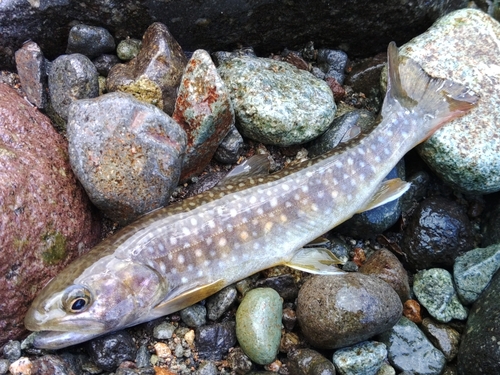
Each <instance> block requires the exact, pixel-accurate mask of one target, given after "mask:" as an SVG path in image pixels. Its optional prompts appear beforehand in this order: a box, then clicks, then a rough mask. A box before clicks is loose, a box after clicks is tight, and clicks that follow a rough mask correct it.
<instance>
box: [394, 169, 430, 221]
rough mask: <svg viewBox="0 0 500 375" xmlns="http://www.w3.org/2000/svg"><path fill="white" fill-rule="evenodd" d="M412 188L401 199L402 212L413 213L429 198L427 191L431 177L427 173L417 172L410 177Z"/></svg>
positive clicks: (408, 180)
mask: <svg viewBox="0 0 500 375" xmlns="http://www.w3.org/2000/svg"><path fill="white" fill-rule="evenodd" d="M407 182H409V183H410V184H411V185H410V188H409V189H408V191H407V192H406V193H405V194H404V195H403V196H402V197H401V206H402V211H403V212H405V213H407V212H410V211H413V209H414V208H415V206H416V205H417V204H418V202H420V201H422V200H423V199H424V198H425V197H426V196H427V190H428V188H429V185H430V182H431V176H430V175H429V173H427V172H426V171H417V172H415V173H413V174H412V175H411V176H410V177H408V179H407Z"/></svg>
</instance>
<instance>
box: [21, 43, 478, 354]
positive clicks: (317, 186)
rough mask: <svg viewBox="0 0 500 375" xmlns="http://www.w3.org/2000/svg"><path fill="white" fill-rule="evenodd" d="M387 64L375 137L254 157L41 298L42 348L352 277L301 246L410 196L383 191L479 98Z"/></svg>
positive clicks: (30, 322) (408, 67) (97, 254)
mask: <svg viewBox="0 0 500 375" xmlns="http://www.w3.org/2000/svg"><path fill="white" fill-rule="evenodd" d="M388 60H389V74H388V77H389V82H388V90H387V94H386V98H385V100H384V104H383V108H382V113H381V121H380V123H379V124H378V125H377V126H376V127H375V128H374V129H373V130H372V131H371V132H370V133H368V134H364V135H362V136H359V137H358V138H356V139H354V140H352V141H351V142H350V143H348V144H346V145H345V146H343V147H340V148H338V149H336V150H333V151H330V152H328V153H326V154H325V155H322V156H320V157H318V158H315V159H312V160H308V161H305V162H302V163H300V164H297V165H294V166H291V167H289V168H286V169H284V170H282V171H280V172H278V173H274V174H271V175H269V174H267V175H266V174H262V173H258V174H256V173H255V172H254V171H257V172H262V170H263V168H262V165H261V164H260V165H259V163H257V162H255V161H253V162H252V161H251V160H250V161H249V162H248V165H244V166H241V169H240V170H238V172H237V173H236V172H233V173H231V174H230V175H229V176H228V177H227V178H226V179H225V180H224V181H223V183H222V184H220V185H219V186H216V187H214V188H213V189H211V190H209V191H206V192H204V193H202V194H200V195H198V196H196V197H192V198H188V199H186V200H184V201H182V202H178V203H175V204H173V205H171V206H169V207H165V208H163V209H159V210H156V211H154V212H152V213H150V214H148V215H146V216H144V217H143V218H141V219H139V220H138V221H137V222H135V223H134V224H132V225H129V226H128V227H126V228H124V229H123V230H121V231H120V232H119V233H117V234H116V235H114V236H111V237H109V238H107V239H106V240H104V241H103V242H102V243H101V244H99V245H98V246H96V247H95V248H94V249H92V250H91V251H90V252H89V253H88V254H86V255H85V256H83V257H82V258H80V259H78V260H77V261H75V262H74V263H73V264H71V265H70V266H69V267H68V268H67V269H65V270H63V271H62V272H61V274H60V275H58V276H57V277H56V278H54V279H53V280H52V281H51V282H50V283H49V284H48V285H47V286H46V287H45V288H44V289H43V290H42V291H41V292H40V294H39V295H38V296H37V297H36V299H35V300H34V302H33V303H32V306H31V307H30V310H29V311H28V313H27V315H26V318H25V325H26V327H27V328H28V329H30V330H33V331H40V332H38V335H37V336H36V338H35V340H34V345H35V346H37V347H41V348H49V349H57V348H62V347H65V346H68V345H73V344H76V343H79V342H83V341H86V340H89V339H92V338H94V337H96V336H99V335H102V334H104V333H107V332H111V331H114V330H118V329H122V328H125V327H128V326H132V325H136V324H139V323H142V322H145V321H148V320H152V319H154V318H157V317H160V316H163V315H166V314H169V313H172V312H175V311H178V310H180V309H182V308H184V307H187V306H189V305H191V304H193V303H195V302H198V301H200V300H202V299H204V298H206V297H208V296H210V295H211V294H213V293H215V292H216V291H218V290H220V289H222V288H223V287H225V286H227V285H229V284H232V283H234V282H236V281H238V280H241V279H243V278H245V277H248V276H250V275H252V274H254V273H256V272H258V271H261V270H263V269H265V268H269V267H272V266H276V265H280V264H285V265H288V266H290V267H294V268H297V269H301V270H305V271H308V272H313V273H318V274H335V275H339V277H342V271H341V270H339V269H338V268H337V267H336V266H335V263H338V262H337V261H336V260H335V258H334V256H333V255H332V254H331V253H330V252H329V251H328V250H326V249H314V248H306V249H304V248H303V246H304V245H306V244H308V243H309V242H311V241H312V240H314V239H315V238H317V237H318V236H320V235H322V234H324V233H325V232H327V231H329V230H330V229H332V228H334V227H335V226H337V225H339V224H340V223H342V222H343V221H345V220H347V219H349V218H350V217H351V216H352V215H354V214H355V213H357V212H360V211H363V210H366V209H370V208H373V207H376V206H378V205H380V204H383V203H384V202H386V201H388V200H391V199H395V198H397V197H398V196H400V195H401V194H402V193H403V192H404V191H405V190H406V189H407V188H408V186H409V184H407V183H404V182H403V181H401V180H398V179H396V180H390V181H386V182H382V181H383V180H384V178H385V176H386V175H387V174H388V173H389V171H390V170H391V169H392V168H393V167H394V165H396V164H397V163H398V161H399V160H400V159H401V158H402V157H403V156H404V154H405V153H406V152H408V151H409V150H410V149H411V148H413V147H414V146H415V145H417V144H418V143H420V142H422V141H424V140H425V139H427V138H428V137H429V136H430V135H431V134H432V133H433V132H434V131H435V130H437V129H438V128H439V127H441V126H442V125H443V124H444V123H445V122H447V121H449V120H451V119H453V118H456V117H458V116H460V115H462V114H464V113H466V112H467V111H469V110H470V109H471V108H472V107H473V106H474V105H475V104H476V102H477V100H478V97H477V96H475V95H474V94H472V93H470V92H468V90H466V88H464V87H463V86H462V85H460V84H458V83H454V82H451V81H448V80H441V79H435V78H431V77H429V76H428V75H427V74H426V73H425V72H423V70H422V69H421V68H420V67H419V66H418V65H417V64H416V63H415V62H413V61H412V60H409V59H399V58H398V53H397V48H396V47H395V45H394V44H390V45H389V49H388ZM261 159H262V157H261ZM247 167H248V168H249V169H250V171H249V172H248V171H247V170H246V168H247ZM238 173H239V174H238Z"/></svg>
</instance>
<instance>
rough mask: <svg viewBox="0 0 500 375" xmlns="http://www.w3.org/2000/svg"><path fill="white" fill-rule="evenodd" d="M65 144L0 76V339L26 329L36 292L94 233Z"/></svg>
mask: <svg viewBox="0 0 500 375" xmlns="http://www.w3.org/2000/svg"><path fill="white" fill-rule="evenodd" d="M67 147H68V146H67V142H66V141H65V140H64V138H63V137H62V136H60V135H59V134H58V133H57V132H56V131H55V130H54V128H53V127H52V124H51V123H50V121H49V120H48V118H47V117H46V116H44V115H42V114H41V113H40V112H38V111H37V110H36V109H35V108H34V107H32V106H30V105H29V104H28V103H27V102H26V101H25V100H24V99H23V98H22V97H20V96H19V95H18V94H17V93H16V92H15V91H14V90H13V89H11V88H10V87H8V86H6V85H4V84H0V165H1V166H2V167H1V168H0V202H2V204H0V226H1V228H2V230H1V232H2V235H1V236H0V254H1V258H2V259H3V261H2V262H0V275H1V276H2V277H0V346H1V345H3V343H5V342H6V341H7V340H8V339H15V338H19V337H20V336H21V335H22V334H23V333H25V328H24V325H23V322H22V320H23V318H24V315H25V313H26V310H27V309H28V306H29V304H30V302H31V301H32V300H33V298H34V297H35V295H36V293H37V292H38V291H39V290H40V289H41V288H42V287H43V286H44V285H45V284H46V283H47V282H48V281H49V280H50V279H51V278H52V277H54V276H55V275H56V274H57V273H58V272H59V271H60V270H61V269H62V268H64V267H65V266H66V265H68V264H69V263H70V262H71V261H72V260H73V259H75V257H77V256H79V255H82V254H83V253H85V252H86V251H87V250H88V249H90V248H91V247H92V246H93V245H95V244H96V242H97V241H98V240H99V239H100V224H99V221H98V220H97V217H96V216H95V215H94V214H93V213H92V210H91V206H90V202H89V200H88V198H87V196H86V194H85V192H84V191H83V189H81V187H80V186H79V185H78V182H77V180H76V178H75V175H74V174H73V172H72V170H71V167H70V165H69V161H68V155H67ZM34 166H36V168H35V167H34Z"/></svg>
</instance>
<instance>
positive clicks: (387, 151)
mask: <svg viewBox="0 0 500 375" xmlns="http://www.w3.org/2000/svg"><path fill="white" fill-rule="evenodd" d="M390 153H391V150H389V149H388V148H387V147H386V148H384V154H386V155H390Z"/></svg>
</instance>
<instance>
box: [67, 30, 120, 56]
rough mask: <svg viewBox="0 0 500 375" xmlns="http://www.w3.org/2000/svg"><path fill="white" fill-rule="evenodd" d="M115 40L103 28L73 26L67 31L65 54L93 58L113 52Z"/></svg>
mask: <svg viewBox="0 0 500 375" xmlns="http://www.w3.org/2000/svg"><path fill="white" fill-rule="evenodd" d="M114 49H115V40H114V39H113V36H112V35H111V34H110V33H109V31H108V30H106V29H105V28H103V27H98V26H90V25H75V26H73V27H72V28H71V30H70V31H69V36H68V48H67V49H66V53H67V54H72V53H81V54H82V55H85V56H87V57H89V58H94V57H97V56H99V55H102V54H104V53H109V52H113V51H114Z"/></svg>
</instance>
